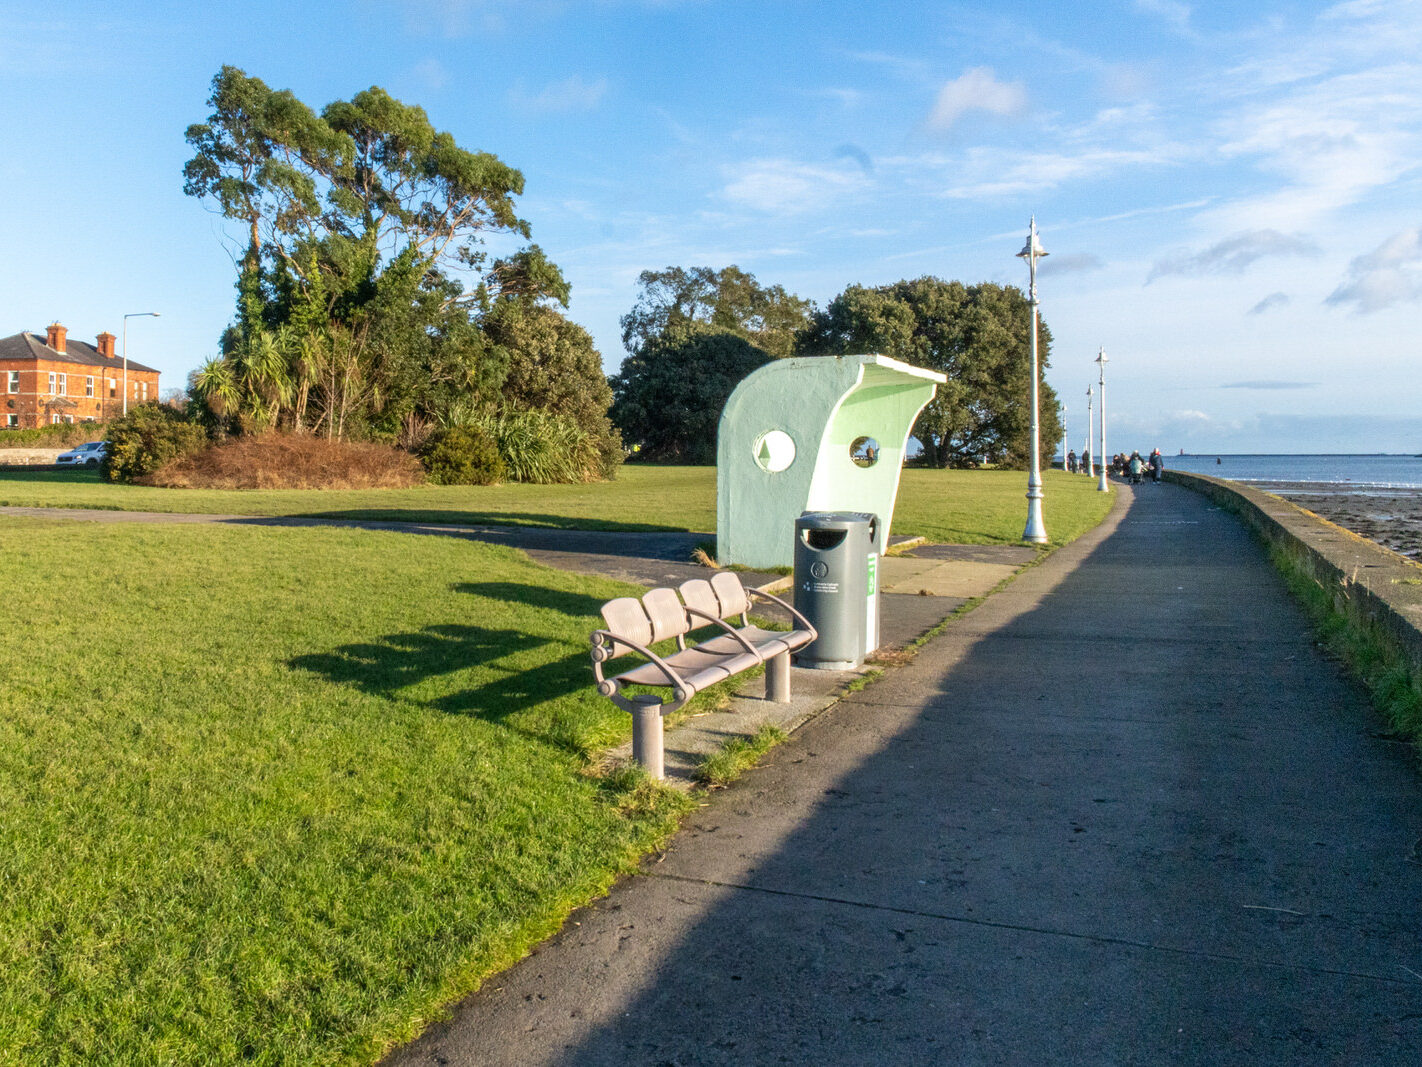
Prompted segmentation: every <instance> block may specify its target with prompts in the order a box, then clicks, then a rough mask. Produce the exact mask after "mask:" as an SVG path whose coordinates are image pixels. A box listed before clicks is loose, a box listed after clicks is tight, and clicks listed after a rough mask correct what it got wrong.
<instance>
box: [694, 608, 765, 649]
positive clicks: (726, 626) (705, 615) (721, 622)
mask: <svg viewBox="0 0 1422 1067" xmlns="http://www.w3.org/2000/svg"><path fill="white" fill-rule="evenodd" d="M686 613H687V614H688V615H694V616H695V617H696V618H698V619H705V620H706V621H707V622H709V623H713V624H715V625H716V626H719V627H720V628H721V629H722V630H725V631H726V633H728V634H730V635H731V636H732V637H734V638H735V639H736V643H737V644H738V645H740V646H741V647H742V648H743V649H745V650H746V651H747V652H749V653H750V654H751V655H752V656H754V657H755V658H756V660H757V661H758V662H761V663H764V662H765V657H764V656H762V655H761V654H760V650H759V649H757V648H756V647H755V646H754V645H752V644H751V643H750V642H749V641H747V640H746V639H745V636H744V635H743V634H742V633H741V632H740V631H739V630H737V629H736V628H735V627H734V626H732V625H731V624H730V623H728V622H727V621H726V620H725V619H721V618H718V617H717V616H715V615H712V614H710V613H709V612H705V611H700V610H698V609H696V608H693V607H688V608H687V609H686Z"/></svg>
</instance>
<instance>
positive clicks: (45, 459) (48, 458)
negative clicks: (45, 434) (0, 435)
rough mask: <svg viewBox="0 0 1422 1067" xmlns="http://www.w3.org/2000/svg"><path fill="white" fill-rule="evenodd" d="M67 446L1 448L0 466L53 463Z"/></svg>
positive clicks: (27, 465) (30, 465)
mask: <svg viewBox="0 0 1422 1067" xmlns="http://www.w3.org/2000/svg"><path fill="white" fill-rule="evenodd" d="M68 451H69V449H67V448H0V467H34V466H45V465H52V464H53V463H54V461H55V460H56V459H58V458H59V454H60V453H61V452H68Z"/></svg>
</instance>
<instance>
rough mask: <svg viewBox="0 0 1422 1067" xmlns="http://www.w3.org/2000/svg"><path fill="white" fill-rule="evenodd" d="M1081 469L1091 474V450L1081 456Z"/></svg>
mask: <svg viewBox="0 0 1422 1067" xmlns="http://www.w3.org/2000/svg"><path fill="white" fill-rule="evenodd" d="M1081 469H1082V472H1083V473H1085V474H1090V473H1091V449H1089V448H1088V449H1087V450H1086V451H1084V452H1083V453H1082V454H1081Z"/></svg>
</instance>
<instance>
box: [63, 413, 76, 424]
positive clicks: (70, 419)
mask: <svg viewBox="0 0 1422 1067" xmlns="http://www.w3.org/2000/svg"><path fill="white" fill-rule="evenodd" d="M64 421H65V422H67V423H69V425H71V426H73V425H74V416H73V415H66V416H64Z"/></svg>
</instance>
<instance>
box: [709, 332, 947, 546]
mask: <svg viewBox="0 0 1422 1067" xmlns="http://www.w3.org/2000/svg"><path fill="white" fill-rule="evenodd" d="M944 381H947V379H946V378H945V377H944V376H943V375H942V374H939V373H937V372H935V371H930V370H923V369H922V368H919V367H913V366H910V365H909V364H907V363H901V362H899V361H898V360H896V359H890V358H888V357H887V356H880V355H858V356H796V357H792V358H789V359H777V360H772V361H771V362H770V363H767V364H766V365H765V366H763V367H761V368H760V369H758V370H756V371H754V372H752V373H751V374H749V375H747V376H746V378H745V380H744V381H742V382H741V384H740V385H738V386H736V390H735V392H733V393H732V394H731V398H730V399H729V400H727V401H726V407H725V409H724V410H723V411H722V412H721V424H720V430H719V432H718V434H717V442H716V555H717V558H718V559H719V561H720V562H721V563H723V564H731V563H738V564H742V565H744V566H748V567H788V566H790V564H791V561H792V559H793V556H794V538H795V519H796V518H798V517H799V515H800V513H801V512H802V511H867V512H872V513H873V514H875V515H878V516H879V521H880V522H881V523H882V524H883V543H884V544H888V537H889V526H890V523H891V522H892V520H893V514H894V499H895V497H897V496H898V491H899V472H900V470H901V468H902V466H903V458H904V450H905V449H906V448H907V447H908V439H909V433H910V431H911V430H912V429H913V422H914V419H916V418H917V417H918V413H919V412H920V411H922V410H923V407H924V405H925V404H927V403H928V402H929V401H930V400H932V399H933V395H934V393H935V392H937V389H938V383H940V382H944Z"/></svg>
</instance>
